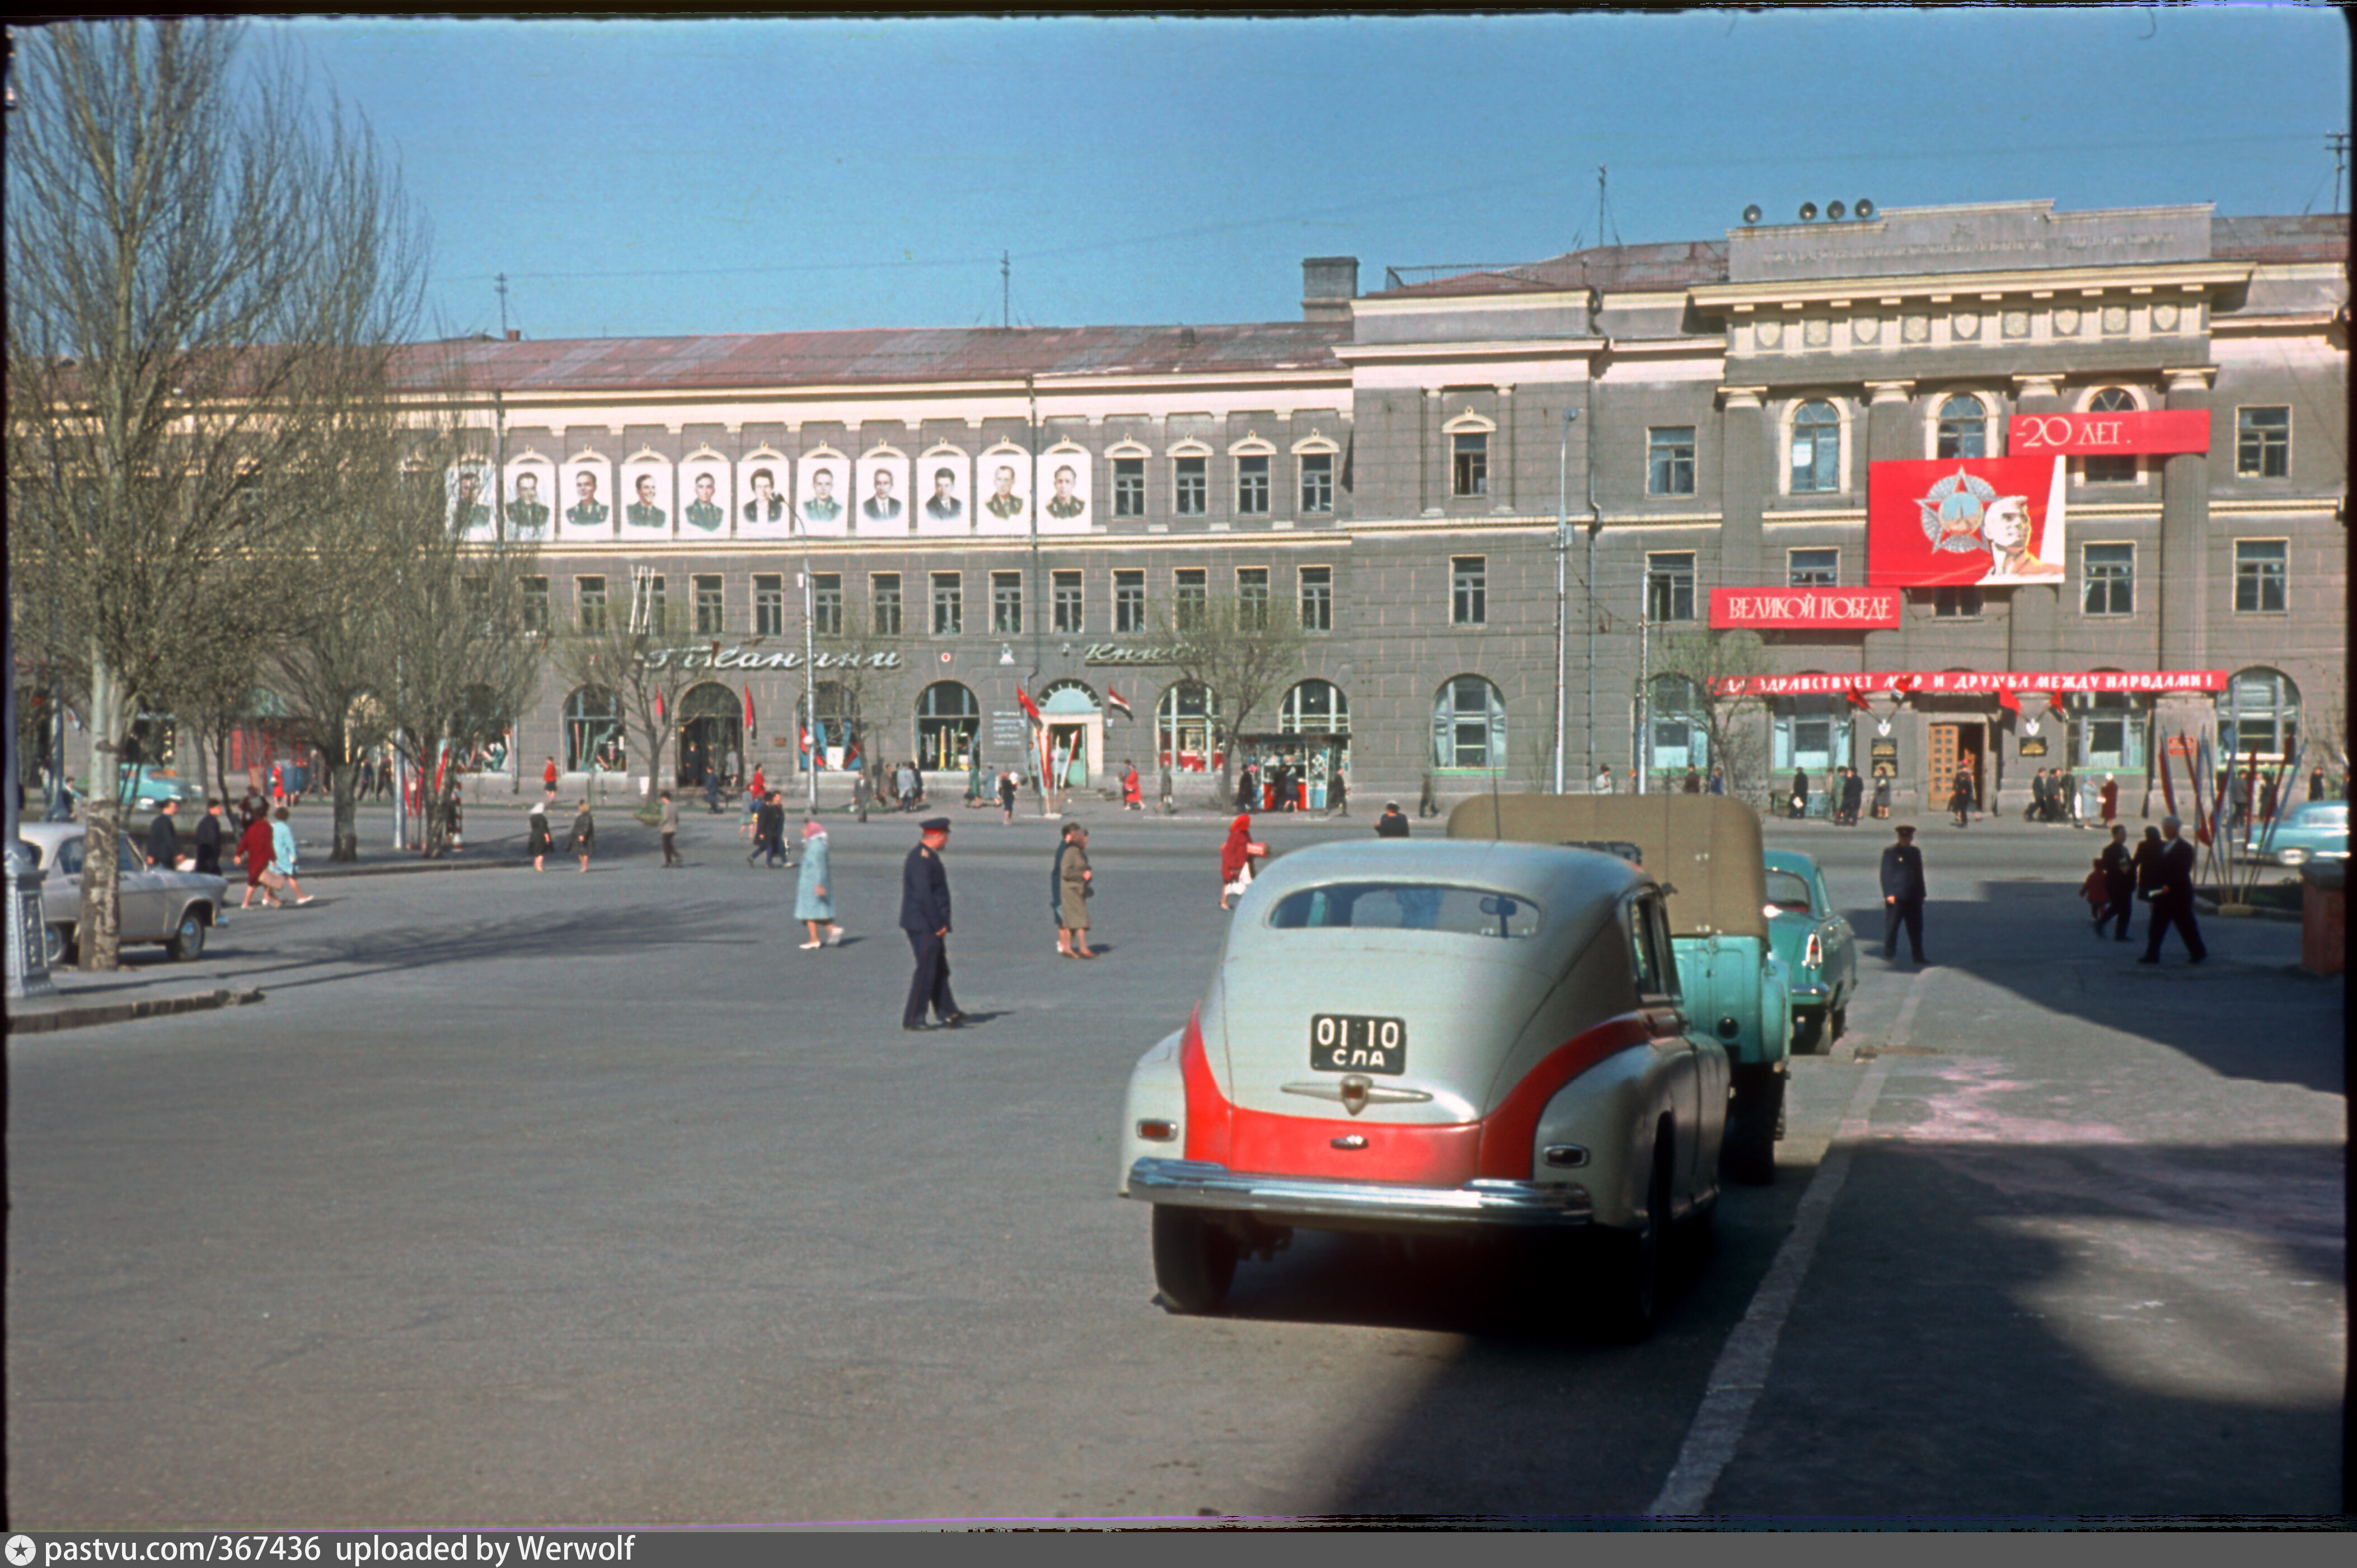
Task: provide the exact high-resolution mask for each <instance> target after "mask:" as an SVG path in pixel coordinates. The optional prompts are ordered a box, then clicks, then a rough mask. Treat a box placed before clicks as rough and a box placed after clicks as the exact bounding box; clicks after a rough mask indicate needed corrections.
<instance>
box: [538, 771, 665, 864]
mask: <svg viewBox="0 0 2357 1568" xmlns="http://www.w3.org/2000/svg"><path fill="white" fill-rule="evenodd" d="M657 825H658V827H659V829H660V831H661V832H662V852H663V858H662V863H663V869H664V870H665V871H669V870H670V869H671V868H672V867H673V866H674V865H681V864H683V862H682V861H681V859H680V854H679V802H678V801H676V800H673V799H672V798H671V791H670V790H668V789H666V790H664V791H663V792H662V819H661V821H660V822H659V823H658V824H657ZM547 830H548V819H547V818H546V817H543V818H542V819H541V831H542V832H543V834H545V833H546V832H547ZM538 864H539V863H538V862H537V861H535V862H533V865H535V866H536V865H538Z"/></svg>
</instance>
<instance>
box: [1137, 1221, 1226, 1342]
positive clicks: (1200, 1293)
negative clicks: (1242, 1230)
mask: <svg viewBox="0 0 2357 1568" xmlns="http://www.w3.org/2000/svg"><path fill="white" fill-rule="evenodd" d="M1235 1277H1236V1243H1235V1238H1233V1237H1232V1236H1230V1235H1229V1234H1228V1233H1227V1231H1226V1230H1223V1229H1222V1227H1221V1226H1220V1225H1219V1224H1218V1223H1217V1222H1215V1221H1214V1220H1212V1219H1211V1218H1209V1217H1208V1216H1206V1215H1204V1214H1202V1213H1200V1211H1198V1210H1195V1209H1191V1208H1176V1207H1174V1206H1172V1205H1169V1204H1160V1203H1157V1204H1156V1205H1155V1206H1154V1283H1156V1284H1157V1285H1158V1286H1160V1287H1161V1290H1162V1307H1163V1310H1164V1311H1166V1312H1172V1313H1177V1314H1179V1315H1181V1316H1198V1315H1200V1314H1203V1313H1211V1312H1217V1311H1219V1309H1220V1306H1221V1304H1222V1303H1223V1302H1225V1301H1226V1300H1227V1299H1228V1286H1229V1285H1230V1284H1231V1283H1233V1281H1234V1279H1235Z"/></svg>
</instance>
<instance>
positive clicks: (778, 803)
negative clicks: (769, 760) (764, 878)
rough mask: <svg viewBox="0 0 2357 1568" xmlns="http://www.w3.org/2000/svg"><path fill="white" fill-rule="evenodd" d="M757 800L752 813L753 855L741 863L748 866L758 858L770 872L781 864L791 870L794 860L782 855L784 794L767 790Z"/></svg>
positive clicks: (777, 790) (787, 855)
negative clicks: (757, 803)
mask: <svg viewBox="0 0 2357 1568" xmlns="http://www.w3.org/2000/svg"><path fill="white" fill-rule="evenodd" d="M759 801H760V803H759V805H758V806H757V807H755V808H754V812H753V853H752V854H748V855H747V856H746V857H745V864H746V865H752V864H753V862H754V861H755V860H756V859H759V860H760V861H761V863H762V865H765V866H767V867H768V868H769V869H770V870H772V871H774V870H776V869H777V867H778V866H779V865H780V864H781V863H782V864H783V865H785V866H786V867H787V868H788V869H790V870H791V868H792V866H793V864H794V857H793V856H792V855H791V854H788V853H787V852H786V798H785V792H784V791H783V790H780V789H771V790H768V791H766V792H764V793H763V794H762V795H761V796H760V797H759Z"/></svg>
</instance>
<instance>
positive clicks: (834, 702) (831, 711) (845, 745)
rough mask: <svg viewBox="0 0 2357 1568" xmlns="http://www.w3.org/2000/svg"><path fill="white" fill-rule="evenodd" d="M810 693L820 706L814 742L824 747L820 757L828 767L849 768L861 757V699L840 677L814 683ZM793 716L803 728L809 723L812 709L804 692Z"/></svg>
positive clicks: (799, 698)
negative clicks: (804, 697) (804, 696)
mask: <svg viewBox="0 0 2357 1568" xmlns="http://www.w3.org/2000/svg"><path fill="white" fill-rule="evenodd" d="M811 695H812V696H813V698H815V699H816V702H817V706H818V730H817V733H816V734H814V735H813V736H812V737H811V744H813V746H818V747H820V748H821V750H820V760H821V761H822V762H823V764H824V765H825V766H826V767H829V768H849V767H852V766H854V765H856V762H857V761H858V757H857V753H858V750H859V739H860V737H859V734H858V730H859V699H858V698H857V697H856V696H855V695H853V693H852V692H851V691H850V689H849V688H848V687H846V686H845V685H844V683H843V682H840V681H819V682H813V685H812V687H811ZM794 719H795V722H796V724H797V725H798V726H800V727H801V728H808V727H809V725H810V713H809V710H808V708H807V706H806V705H805V704H804V702H803V700H802V696H801V695H800V694H799V693H797V694H796V695H795V697H794Z"/></svg>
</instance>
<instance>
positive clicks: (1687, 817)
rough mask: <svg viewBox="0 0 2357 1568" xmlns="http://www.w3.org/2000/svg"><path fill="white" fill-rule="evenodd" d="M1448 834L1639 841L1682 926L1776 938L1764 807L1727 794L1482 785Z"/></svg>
mask: <svg viewBox="0 0 2357 1568" xmlns="http://www.w3.org/2000/svg"><path fill="white" fill-rule="evenodd" d="M1448 836H1449V837H1450V838H1453V839H1509V840H1512V841H1515V842H1518V843H1555V844H1560V843H1569V844H1574V845H1585V844H1590V843H1610V842H1613V841H1620V842H1624V843H1633V844H1635V845H1637V846H1638V848H1639V849H1641V851H1643V853H1644V857H1645V860H1644V865H1645V870H1646V871H1647V872H1648V873H1650V874H1651V875H1652V878H1653V880H1654V881H1656V882H1658V883H1660V884H1661V885H1662V888H1663V892H1664V893H1666V894H1667V895H1668V905H1667V908H1668V914H1669V918H1670V931H1671V934H1672V935H1674V936H1681V937H1702V936H1714V935H1716V936H1727V937H1756V938H1758V939H1759V940H1761V941H1763V942H1764V941H1766V940H1767V938H1768V917H1767V914H1766V906H1767V903H1768V876H1767V870H1766V863H1765V861H1764V859H1763V857H1762V855H1761V853H1760V814H1759V813H1758V812H1757V811H1753V810H1752V809H1751V808H1750V807H1749V806H1747V805H1745V804H1744V803H1743V802H1742V801H1740V800H1729V799H1727V797H1726V796H1724V795H1477V796H1475V797H1474V798H1473V799H1471V800H1467V801H1465V802H1464V803H1463V804H1461V805H1459V806H1458V808H1457V809H1456V810H1455V811H1451V812H1449V814H1448Z"/></svg>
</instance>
